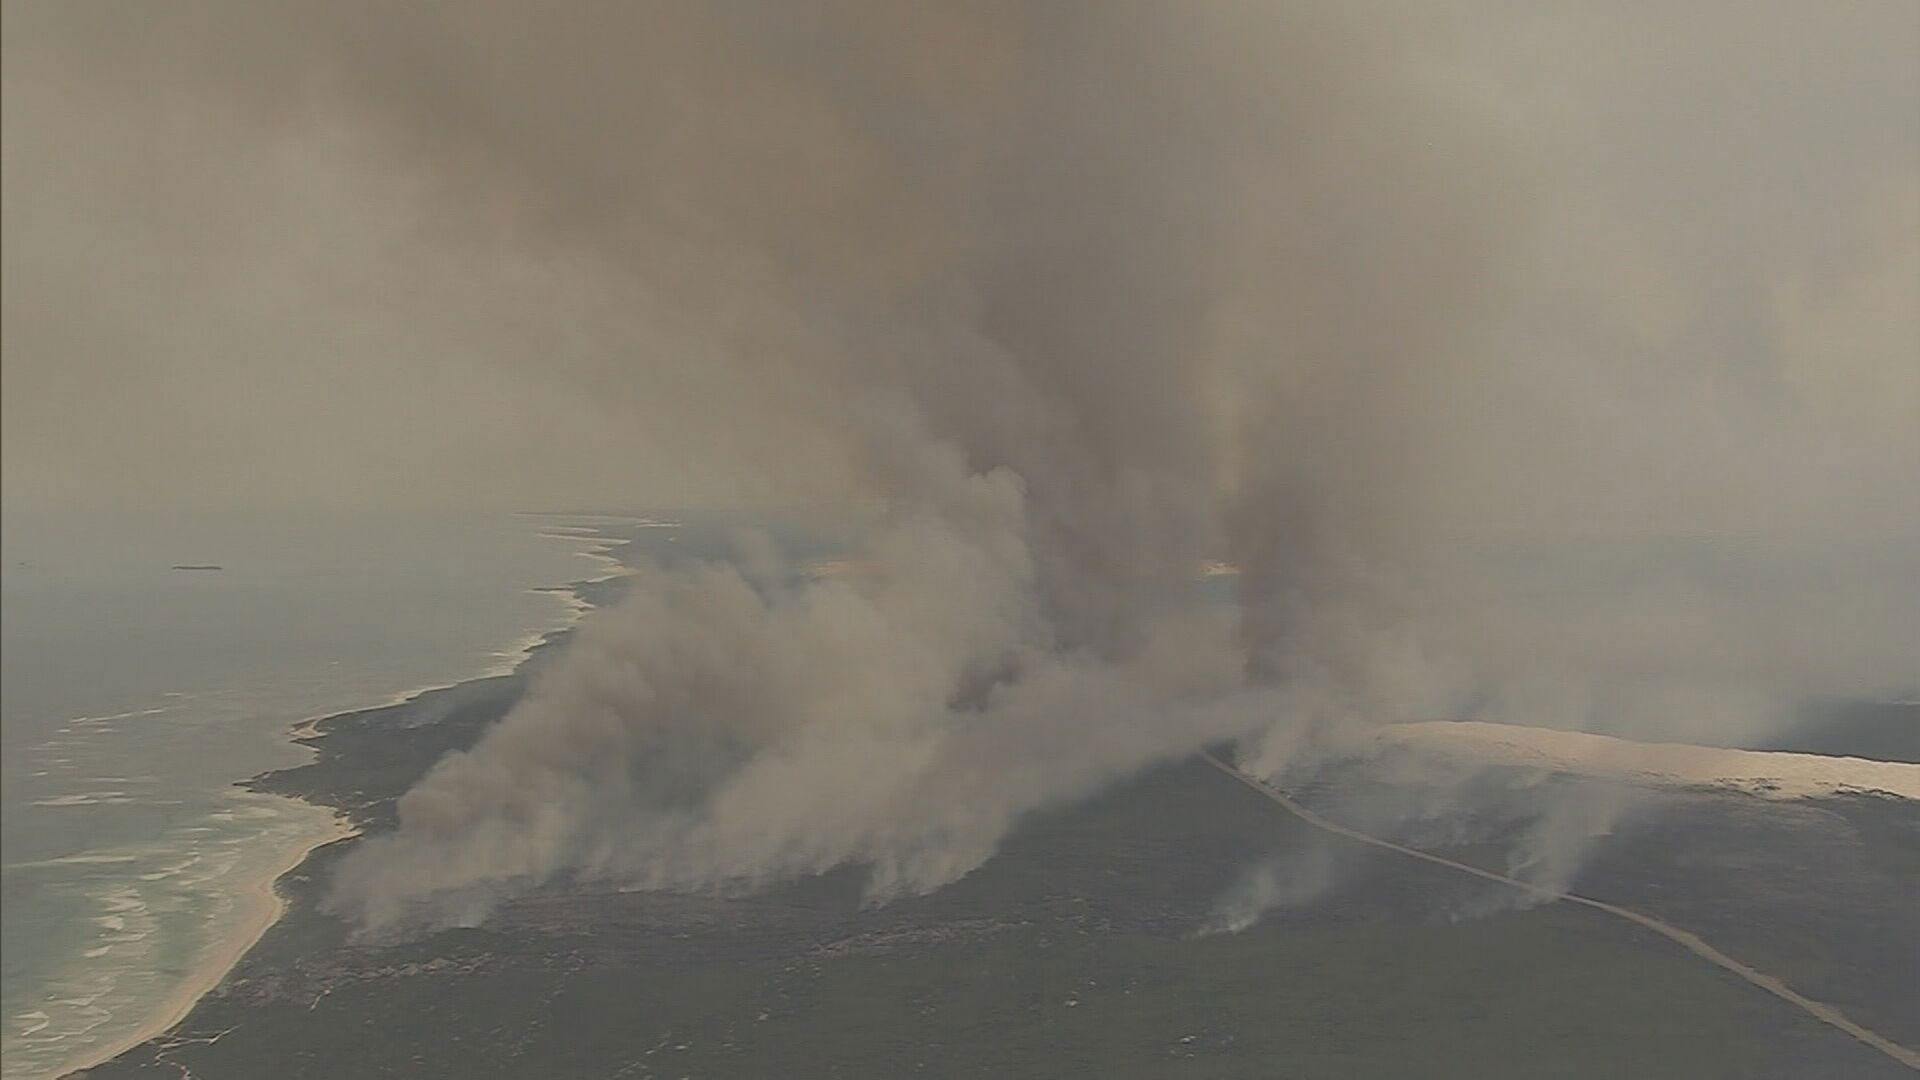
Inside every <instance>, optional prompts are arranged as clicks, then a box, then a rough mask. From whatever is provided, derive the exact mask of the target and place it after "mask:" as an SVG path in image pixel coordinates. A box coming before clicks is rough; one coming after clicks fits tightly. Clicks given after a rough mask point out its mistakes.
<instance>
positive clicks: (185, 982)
mask: <svg viewBox="0 0 1920 1080" xmlns="http://www.w3.org/2000/svg"><path fill="white" fill-rule="evenodd" d="M313 722H314V721H307V722H306V723H309V724H310V723H313ZM303 726H304V725H303ZM281 798H287V799H293V800H294V801H296V802H302V803H306V800H304V799H296V798H294V796H290V795H288V796H281ZM306 805H309V806H315V807H318V808H319V809H331V808H329V807H320V806H319V804H318V803H306ZM329 825H330V826H331V827H330V828H329V829H328V830H327V831H326V832H324V833H320V834H316V835H314V836H310V837H305V838H302V840H301V842H300V843H298V844H295V845H290V846H289V847H287V848H284V849H282V850H281V851H280V853H279V856H278V857H277V858H275V859H274V860H273V861H272V862H270V863H269V864H268V865H267V866H266V867H264V868H263V869H262V870H261V872H260V873H259V874H258V875H256V876H254V877H252V878H250V879H249V880H248V881H247V882H246V884H245V887H244V888H242V889H240V890H238V891H237V892H236V896H237V898H238V906H239V908H240V909H241V911H242V917H241V918H240V920H239V923H238V925H237V926H235V927H234V929H233V931H232V932H231V933H229V934H228V935H227V936H226V937H225V938H223V939H221V940H218V941H215V942H213V943H212V944H210V945H209V946H208V947H207V948H206V949H205V950H204V951H203V953H202V955H201V956H200V957H199V959H198V960H197V961H196V962H195V964H194V966H193V969H192V971H191V972H190V973H189V974H188V975H187V976H186V977H185V978H183V979H182V980H181V981H180V984H179V985H178V986H177V987H175V988H174V990H173V992H172V993H170V994H168V995H167V997H166V998H165V999H164V1000H163V1001H161V1003H160V1005H159V1006H158V1007H157V1008H156V1009H155V1010H154V1012H153V1015H152V1016H151V1017H149V1018H148V1019H147V1020H146V1021H145V1022H144V1023H142V1024H141V1025H140V1026H139V1027H138V1028H136V1029H135V1030H133V1031H130V1032H128V1033H127V1034H125V1035H123V1036H121V1037H120V1038H118V1039H115V1040H114V1041H112V1042H110V1043H106V1044H103V1045H101V1046H98V1047H94V1048H92V1049H90V1050H88V1051H87V1052H86V1053H84V1054H78V1055H75V1057H74V1058H73V1059H72V1060H70V1061H68V1062H65V1063H63V1064H61V1065H60V1066H58V1067H57V1070H56V1071H55V1072H54V1074H53V1075H54V1076H56V1077H66V1076H72V1075H74V1074H76V1073H81V1074H84V1073H85V1072H86V1071H87V1070H89V1069H93V1068H97V1067H98V1066H100V1065H104V1064H106V1063H107V1062H109V1061H111V1060H113V1059H114V1058H116V1057H119V1056H120V1055H121V1054H124V1053H126V1052H127V1051H128V1050H131V1049H133V1048H134V1047H136V1046H139V1045H140V1044H141V1043H144V1042H147V1041H149V1040H151V1039H157V1038H159V1037H160V1036H162V1035H164V1034H166V1033H167V1032H168V1031H170V1030H172V1029H173V1028H174V1027H175V1026H177V1025H178V1024H179V1023H180V1022H181V1021H183V1020H185V1019H186V1018H187V1014H189V1013H191V1012H192V1011H193V1008H194V1006H196V1005H198V1004H200V999H201V998H203V997H205V996H207V994H208V993H210V992H212V990H213V989H214V988H215V987H217V986H219V985H220V983H221V981H222V980H224V979H225V978H226V977H227V975H228V974H229V973H230V972H232V971H233V969H234V968H235V967H236V966H237V965H238V964H239V963H240V960H241V958H242V957H244V956H246V955H247V953H248V952H249V951H251V950H252V949H253V947H254V946H255V945H257V944H259V943H260V939H261V938H263V937H265V936H266V933H267V931H268V930H271V929H273V924H274V923H277V922H279V921H280V917H281V916H282V915H284V914H286V910H287V898H286V897H284V896H282V895H281V894H280V889H279V883H280V879H281V878H283V877H285V876H286V875H287V874H288V873H289V872H291V871H293V870H294V869H295V868H297V867H299V866H300V864H301V863H304V862H306V861H307V857H308V856H310V855H312V854H313V853H314V852H315V851H317V850H319V849H320V848H323V847H326V846H327V845H328V844H332V843H336V842H338V841H341V840H345V839H348V838H350V837H354V836H358V835H359V834H360V830H359V829H357V828H355V827H354V826H353V825H352V824H351V823H350V822H348V821H347V820H346V818H345V817H344V816H342V815H341V814H340V813H339V812H338V811H333V816H332V818H331V819H330V821H329Z"/></svg>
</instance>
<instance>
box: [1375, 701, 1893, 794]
mask: <svg viewBox="0 0 1920 1080" xmlns="http://www.w3.org/2000/svg"><path fill="white" fill-rule="evenodd" d="M1373 738H1374V740H1375V741H1376V743H1378V744H1379V745H1380V747H1381V748H1382V749H1385V748H1387V747H1390V746H1404V747H1412V748H1415V749H1418V750H1420V751H1422V752H1425V753H1431V754H1437V755H1442V756H1451V757H1464V758H1472V759H1474V760H1479V761H1492V762H1495V763H1498V764H1502V765H1516V766H1523V767H1533V768H1539V769H1548V770H1553V771H1557V772H1569V773H1578V774H1582V775H1589V776H1601V777H1608V778H1612V779H1618V780H1624V781H1627V782H1629V783H1638V784H1649V785H1656V786H1682V787H1718V788H1733V789H1737V790H1740V791H1745V792H1749V793H1751V794H1755V795H1760V796H1765V797H1768V798H1779V799H1797V798H1807V797H1818V796H1822V795H1836V794H1841V793H1846V792H1883V793H1885V794H1889V795H1898V796H1900V797H1902V798H1908V799H1920V765H1913V764H1907V763H1904V762H1897V761H1872V760H1868V759H1866V758H1854V757H1827V756H1825V755H1821V754H1793V753H1785V752H1780V751H1762V750H1726V749H1721V748H1718V747H1711V746H1690V745H1686V744H1682V743H1645V742H1634V741H1632V740H1630V739H1619V738H1614V737H1613V736H1610V735H1591V734H1587V733H1585V732H1579V731H1557V730H1554V729H1551V728H1536V727H1522V726H1520V725H1516V724H1489V723H1482V722H1479V721H1470V720H1461V721H1448V720H1437V721H1427V722H1423V723H1412V724H1389V725H1387V726H1386V727H1383V728H1380V729H1379V730H1378V731H1377V732H1376V733H1375V734H1374V736H1373Z"/></svg>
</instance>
